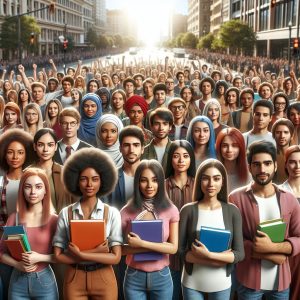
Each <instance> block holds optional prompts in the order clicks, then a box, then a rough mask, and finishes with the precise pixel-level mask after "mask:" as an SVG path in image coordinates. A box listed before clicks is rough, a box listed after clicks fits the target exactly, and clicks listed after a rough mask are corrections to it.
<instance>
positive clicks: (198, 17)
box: [187, 0, 213, 37]
mask: <svg viewBox="0 0 300 300" xmlns="http://www.w3.org/2000/svg"><path fill="white" fill-rule="evenodd" d="M212 2H213V1H212V0H189V2H188V20H187V31H188V32H192V33H194V34H195V35H196V36H197V37H202V36H204V35H206V34H207V33H208V32H210V7H211V4H212Z"/></svg>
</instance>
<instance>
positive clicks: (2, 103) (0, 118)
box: [0, 96, 5, 128]
mask: <svg viewBox="0 0 300 300" xmlns="http://www.w3.org/2000/svg"><path fill="white" fill-rule="evenodd" d="M4 107H5V101H4V99H3V97H2V96H0V128H2V122H3V113H4Z"/></svg>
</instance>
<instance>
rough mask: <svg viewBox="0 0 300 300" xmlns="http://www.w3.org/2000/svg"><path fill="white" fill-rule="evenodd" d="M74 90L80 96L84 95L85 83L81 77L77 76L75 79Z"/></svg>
mask: <svg viewBox="0 0 300 300" xmlns="http://www.w3.org/2000/svg"><path fill="white" fill-rule="evenodd" d="M74 88H76V89H78V90H79V91H80V92H81V93H82V94H84V93H85V89H86V83H85V80H84V78H83V76H81V75H78V76H77V77H76V79H75V83H74Z"/></svg>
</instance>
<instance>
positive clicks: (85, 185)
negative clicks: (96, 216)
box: [78, 168, 101, 199]
mask: <svg viewBox="0 0 300 300" xmlns="http://www.w3.org/2000/svg"><path fill="white" fill-rule="evenodd" d="M78 184H79V189H80V191H81V193H82V197H83V198H84V199H86V198H94V197H96V195H97V193H98V192H99V190H100V187H101V178H100V175H99V174H98V173H97V172H96V170H95V169H93V168H86V169H85V170H83V171H82V172H81V173H80V176H79V183H78Z"/></svg>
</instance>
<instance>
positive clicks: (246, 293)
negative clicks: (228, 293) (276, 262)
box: [237, 284, 290, 300]
mask: <svg viewBox="0 0 300 300" xmlns="http://www.w3.org/2000/svg"><path fill="white" fill-rule="evenodd" d="M237 292H238V296H239V300H260V299H262V297H263V295H264V296H265V299H267V300H289V294H290V289H289V288H288V289H286V290H283V291H280V292H279V291H266V290H259V291H256V290H253V289H249V288H247V287H245V286H243V285H241V284H239V285H238V288H237Z"/></svg>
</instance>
